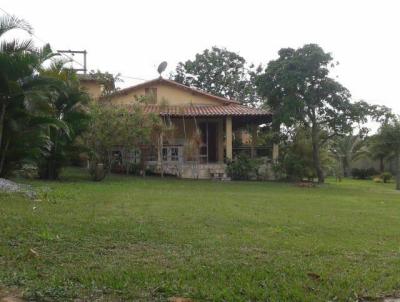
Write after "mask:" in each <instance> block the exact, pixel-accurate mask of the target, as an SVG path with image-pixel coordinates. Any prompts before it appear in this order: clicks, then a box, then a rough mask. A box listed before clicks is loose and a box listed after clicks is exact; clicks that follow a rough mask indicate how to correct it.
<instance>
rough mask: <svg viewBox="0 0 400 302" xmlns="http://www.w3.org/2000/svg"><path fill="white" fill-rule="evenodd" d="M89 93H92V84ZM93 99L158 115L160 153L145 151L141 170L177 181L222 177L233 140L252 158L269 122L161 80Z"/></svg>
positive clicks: (258, 113) (264, 115)
mask: <svg viewBox="0 0 400 302" xmlns="http://www.w3.org/2000/svg"><path fill="white" fill-rule="evenodd" d="M83 85H84V83H83ZM90 90H91V91H96V90H95V88H94V87H93V83H92V82H91V86H90ZM90 90H89V89H88V92H89V93H90ZM96 96H97V99H98V101H99V102H107V103H108V104H111V105H115V106H130V105H133V104H137V103H138V102H139V101H140V100H141V99H143V98H144V99H145V100H146V101H145V102H142V103H141V106H143V110H144V112H145V113H155V114H158V115H159V116H160V117H161V118H162V119H163V121H164V123H165V124H167V125H169V126H170V127H169V128H170V129H172V130H171V131H170V132H171V133H169V134H168V135H164V137H163V138H162V143H161V144H162V148H161V150H158V151H157V150H156V149H155V148H151V146H149V149H148V151H147V152H146V153H147V154H145V155H142V156H145V157H146V165H147V167H148V168H150V169H153V170H154V171H158V172H161V171H160V170H162V172H163V173H167V174H172V175H176V176H178V177H182V178H212V177H216V176H217V177H221V178H223V177H225V176H226V175H225V173H224V172H225V167H226V162H227V161H229V160H232V159H233V158H234V156H235V148H234V140H237V139H240V138H242V137H246V140H247V142H246V144H240V145H241V147H240V148H241V151H246V152H248V153H249V155H251V156H253V157H254V156H257V152H258V151H260V150H257V144H256V137H257V129H258V126H259V125H262V124H269V123H270V122H271V118H272V115H271V113H270V112H268V111H266V110H262V109H256V108H250V107H247V106H244V105H241V104H240V103H239V102H237V101H235V100H229V99H226V98H222V97H219V96H215V95H212V94H209V93H206V92H203V91H199V90H197V89H193V88H189V87H187V86H185V85H182V84H179V83H177V82H174V81H171V80H167V79H163V78H157V79H154V80H151V81H147V82H144V83H141V84H139V85H135V86H132V87H128V88H125V89H121V90H118V91H117V92H115V93H113V94H112V95H111V96H108V97H107V98H106V99H102V98H101V97H98V94H96ZM244 129H245V131H244ZM249 137H251V139H249ZM240 148H239V149H240ZM159 149H160V148H159ZM116 152H118V151H117V150H116ZM272 153H273V154H272ZM272 153H270V154H269V155H268V156H270V157H273V156H275V157H276V156H277V150H274V152H272Z"/></svg>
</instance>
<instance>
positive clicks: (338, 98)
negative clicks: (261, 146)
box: [257, 44, 366, 182]
mask: <svg viewBox="0 0 400 302" xmlns="http://www.w3.org/2000/svg"><path fill="white" fill-rule="evenodd" d="M333 65H334V63H333V58H332V56H331V55H330V54H329V53H326V52H324V51H323V49H322V48H321V47H319V46H318V45H315V44H308V45H305V46H304V47H301V48H299V49H296V50H295V49H292V48H285V49H281V50H280V51H279V58H278V59H276V60H273V61H270V62H269V63H268V66H267V68H266V69H265V72H264V73H263V74H261V75H260V76H259V77H258V79H257V85H258V89H259V92H260V94H261V95H262V96H264V97H265V98H266V100H267V102H266V104H265V105H266V106H268V107H270V108H272V110H273V111H274V114H275V115H274V117H275V122H274V123H275V125H274V130H275V131H279V128H280V125H281V124H282V125H284V126H292V125H294V124H300V125H301V126H302V127H304V128H305V129H307V130H309V131H310V134H311V144H312V155H313V162H314V168H315V171H316V175H317V177H318V181H319V182H324V171H323V169H322V166H321V155H320V149H321V147H323V145H324V144H325V143H326V142H327V141H328V140H329V139H330V138H332V137H334V136H336V135H339V134H345V133H349V132H351V130H352V125H353V124H354V123H355V122H361V121H364V119H365V118H366V112H365V110H366V108H364V105H365V104H364V103H358V104H352V103H351V102H350V92H349V91H348V90H347V89H346V88H345V87H343V86H342V85H341V84H340V83H339V82H337V81H336V80H334V79H333V78H331V77H329V68H330V67H332V66H333Z"/></svg>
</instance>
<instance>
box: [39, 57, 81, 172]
mask: <svg viewBox="0 0 400 302" xmlns="http://www.w3.org/2000/svg"><path fill="white" fill-rule="evenodd" d="M40 74H41V75H42V76H46V77H49V78H54V79H56V80H58V81H59V83H58V85H57V87H56V90H55V94H54V96H53V99H52V108H53V110H52V112H51V116H52V117H53V118H55V119H57V120H58V121H63V122H64V123H65V124H66V125H67V126H68V133H67V132H65V131H64V130H63V129H54V128H52V129H49V137H50V140H51V146H50V148H49V150H48V152H46V153H45V154H43V156H42V157H41V158H40V160H39V176H40V177H41V178H45V179H57V178H58V176H59V172H60V169H61V168H62V167H63V166H65V165H66V164H67V163H68V162H69V160H70V159H71V157H73V156H75V157H76V156H77V155H78V154H79V153H80V152H81V151H82V150H83V149H82V146H80V145H78V144H75V139H76V138H77V137H79V136H80V135H81V134H82V132H83V131H84V130H85V129H86V127H87V124H88V120H89V112H88V107H87V106H88V104H89V96H88V94H87V93H86V92H84V91H83V90H82V88H81V87H80V84H79V80H78V78H77V76H76V74H75V72H74V71H72V70H70V69H65V68H64V62H63V61H55V62H53V63H52V64H51V66H50V68H47V69H44V70H42V71H41V72H40Z"/></svg>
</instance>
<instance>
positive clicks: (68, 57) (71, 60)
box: [0, 7, 83, 67]
mask: <svg viewBox="0 0 400 302" xmlns="http://www.w3.org/2000/svg"><path fill="white" fill-rule="evenodd" d="M0 10H1V11H3V12H4V13H5V14H6V15H8V16H9V17H11V18H12V17H13V15H11V14H10V13H8V12H7V11H6V10H4V9H3V8H1V7H0ZM31 35H32V36H33V37H35V38H36V39H38V40H39V41H40V42H42V43H44V44H49V42H47V41H45V40H43V39H42V38H40V37H39V36H37V35H36V34H35V33H33V32H32V33H31ZM59 54H60V55H62V56H64V57H66V58H67V59H69V60H70V62H75V63H77V64H78V65H80V66H81V67H83V65H82V64H81V63H80V62H78V61H76V60H75V59H74V58H72V57H70V56H68V55H66V54H64V53H59Z"/></svg>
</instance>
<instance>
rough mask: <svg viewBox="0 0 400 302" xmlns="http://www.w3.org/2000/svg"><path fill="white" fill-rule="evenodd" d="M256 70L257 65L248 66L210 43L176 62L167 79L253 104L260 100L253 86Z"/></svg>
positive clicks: (257, 72)
mask: <svg viewBox="0 0 400 302" xmlns="http://www.w3.org/2000/svg"><path fill="white" fill-rule="evenodd" d="M260 72H261V67H257V68H255V66H254V65H248V64H247V63H246V60H245V59H244V58H243V57H242V56H240V55H239V54H237V53H235V52H232V51H229V50H227V49H225V48H218V47H215V46H214V47H212V48H211V49H206V50H204V51H203V52H202V53H198V54H196V58H195V59H194V60H187V61H186V62H180V63H179V64H178V66H177V67H176V71H175V73H174V74H172V75H171V78H172V79H173V80H175V81H177V82H179V83H182V84H184V85H187V86H190V87H193V88H198V89H201V90H203V91H206V92H209V93H212V94H214V95H217V96H221V97H225V98H228V99H235V100H238V101H240V102H241V103H243V104H247V105H252V106H256V105H257V104H258V103H260V101H261V99H260V97H259V96H258V94H257V90H256V86H255V79H256V77H257V75H258V74H259V73H260Z"/></svg>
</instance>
